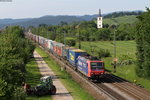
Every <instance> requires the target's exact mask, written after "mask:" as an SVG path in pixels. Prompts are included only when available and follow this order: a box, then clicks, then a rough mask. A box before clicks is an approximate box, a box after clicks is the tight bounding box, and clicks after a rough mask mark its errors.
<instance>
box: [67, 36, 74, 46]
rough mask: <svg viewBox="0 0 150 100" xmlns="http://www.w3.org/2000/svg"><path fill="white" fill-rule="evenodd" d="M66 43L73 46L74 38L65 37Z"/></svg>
mask: <svg viewBox="0 0 150 100" xmlns="http://www.w3.org/2000/svg"><path fill="white" fill-rule="evenodd" d="M66 45H69V46H75V45H76V39H75V38H71V37H67V38H66Z"/></svg>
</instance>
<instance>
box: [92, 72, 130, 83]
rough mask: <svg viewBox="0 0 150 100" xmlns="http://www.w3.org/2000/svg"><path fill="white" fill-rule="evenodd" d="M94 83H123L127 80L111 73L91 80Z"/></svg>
mask: <svg viewBox="0 0 150 100" xmlns="http://www.w3.org/2000/svg"><path fill="white" fill-rule="evenodd" d="M93 82H94V83H123V82H128V81H127V80H125V79H123V78H120V77H118V76H115V75H113V74H105V75H103V77H101V78H100V79H99V80H93Z"/></svg>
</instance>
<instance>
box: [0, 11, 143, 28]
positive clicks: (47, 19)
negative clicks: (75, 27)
mask: <svg viewBox="0 0 150 100" xmlns="http://www.w3.org/2000/svg"><path fill="white" fill-rule="evenodd" d="M141 13H142V11H132V12H114V13H109V14H103V15H102V16H103V17H104V19H105V18H106V21H104V22H106V23H112V22H113V23H114V22H115V23H117V22H116V18H118V17H120V16H122V18H121V19H122V20H124V22H126V20H128V19H130V18H127V17H125V18H123V17H124V16H127V15H128V16H131V15H132V16H133V15H134V16H136V15H139V14H141ZM97 16H98V15H97V14H95V15H84V16H67V15H64V16H60V15H59V16H51V15H47V16H43V17H40V18H24V19H0V28H2V27H5V26H10V25H20V26H23V27H28V26H34V27H36V26H38V25H39V24H47V25H58V24H60V23H61V22H66V23H72V22H79V21H90V20H92V19H96V17H97ZM112 18H113V19H112ZM114 18H115V19H114ZM109 19H110V20H111V21H110V20H109ZM132 19H133V20H132V21H131V22H133V21H135V19H136V18H135V17H132ZM119 20H120V19H119ZM127 22H128V21H127ZM129 22H130V21H129Z"/></svg>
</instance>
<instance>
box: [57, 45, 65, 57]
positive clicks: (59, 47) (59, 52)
mask: <svg viewBox="0 0 150 100" xmlns="http://www.w3.org/2000/svg"><path fill="white" fill-rule="evenodd" d="M64 46H65V45H64V44H62V43H57V44H56V54H57V55H58V56H60V57H62V50H63V49H62V48H63V47H64Z"/></svg>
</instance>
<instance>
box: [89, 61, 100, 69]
mask: <svg viewBox="0 0 150 100" xmlns="http://www.w3.org/2000/svg"><path fill="white" fill-rule="evenodd" d="M102 68H103V62H91V69H92V70H101V69H102Z"/></svg>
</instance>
